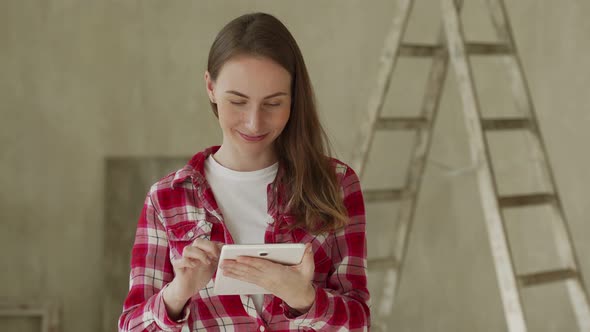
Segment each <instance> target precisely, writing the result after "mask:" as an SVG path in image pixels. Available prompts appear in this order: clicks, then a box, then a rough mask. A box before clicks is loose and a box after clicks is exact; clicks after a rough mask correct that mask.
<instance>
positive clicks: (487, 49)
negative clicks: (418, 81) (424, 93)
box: [399, 43, 512, 57]
mask: <svg viewBox="0 0 590 332" xmlns="http://www.w3.org/2000/svg"><path fill="white" fill-rule="evenodd" d="M465 50H466V52H467V53H468V54H472V55H508V54H512V51H511V49H510V47H509V46H508V45H506V44H498V43H467V44H465ZM444 51H445V48H444V47H443V46H441V45H435V44H416V43H403V44H401V45H400V47H399V55H400V56H408V57H431V56H434V55H436V54H437V52H444Z"/></svg>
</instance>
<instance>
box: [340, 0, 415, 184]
mask: <svg viewBox="0 0 590 332" xmlns="http://www.w3.org/2000/svg"><path fill="white" fill-rule="evenodd" d="M397 3H398V13H400V14H398V15H394V18H393V21H392V23H391V28H390V30H389V32H388V35H387V37H386V39H385V44H384V46H383V51H382V54H381V57H380V59H379V62H380V65H379V69H378V72H377V87H376V89H375V90H373V93H372V94H371V96H370V98H369V103H368V112H367V113H366V114H367V117H366V118H365V120H364V121H363V122H362V124H361V129H360V132H359V137H358V138H359V139H358V141H359V142H360V144H359V146H358V148H357V149H356V151H355V152H354V154H353V157H352V167H353V169H355V170H356V172H357V173H358V174H359V177H362V175H363V173H364V170H365V166H366V163H367V160H368V152H369V150H370V149H371V145H372V144H373V138H374V136H375V123H376V122H377V119H378V118H379V116H380V114H381V110H382V109H383V104H384V101H385V95H386V92H387V90H388V89H389V85H390V83H391V76H392V75H393V70H394V68H395V64H396V62H397V58H398V57H397V54H398V52H399V49H400V45H401V39H402V36H403V35H404V33H405V31H406V27H407V24H408V17H409V14H410V12H411V10H412V6H413V4H414V1H413V0H398V1H397Z"/></svg>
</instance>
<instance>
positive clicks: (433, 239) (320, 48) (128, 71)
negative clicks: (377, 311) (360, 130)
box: [0, 0, 590, 332]
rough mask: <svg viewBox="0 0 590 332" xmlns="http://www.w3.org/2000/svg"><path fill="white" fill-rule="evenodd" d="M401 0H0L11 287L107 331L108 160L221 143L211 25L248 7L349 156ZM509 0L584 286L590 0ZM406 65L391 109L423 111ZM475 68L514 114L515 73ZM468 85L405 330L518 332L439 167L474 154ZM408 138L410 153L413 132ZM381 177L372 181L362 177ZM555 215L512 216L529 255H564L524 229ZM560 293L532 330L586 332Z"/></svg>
mask: <svg viewBox="0 0 590 332" xmlns="http://www.w3.org/2000/svg"><path fill="white" fill-rule="evenodd" d="M390 2H391V1H381V0H380V1H371V2H364V1H363V2H361V1H354V0H344V1H322V2H317V1H311V0H306V1H297V2H295V1H292V2H287V1H282V2H278V1H235V0H234V1H228V0H225V1H215V2H214V1H188V0H185V1H179V0H176V1H156V0H142V1H139V0H135V1H132V0H129V1H113V0H110V1H92V2H91V1H81V0H78V1H74V0H54V1H42V0H25V1H21V0H6V1H0V100H1V101H2V102H1V103H0V110H1V119H2V120H1V121H0V137H1V139H0V151H1V153H0V159H1V163H0V183H1V186H2V191H1V192H2V193H1V195H2V197H1V198H0V220H1V225H2V226H0V227H1V228H0V229H1V232H0V243H1V244H2V245H1V249H2V253H1V254H0V257H1V262H0V264H1V265H2V266H3V267H4V268H3V272H2V273H0V295H2V296H9V297H16V296H21V297H24V298H27V299H28V298H35V297H52V298H57V299H58V300H59V301H61V302H62V303H63V318H64V321H63V331H65V332H73V331H98V330H99V329H100V324H101V306H102V304H101V300H100V299H101V294H102V287H103V285H102V284H101V280H102V276H103V274H102V268H101V262H102V253H103V248H102V236H103V214H104V212H103V207H104V202H103V201H104V197H103V196H104V195H103V188H104V160H105V158H106V157H107V156H183V155H190V154H192V153H194V152H196V151H198V150H200V149H201V148H203V147H204V146H207V145H211V144H215V143H219V142H220V141H219V139H220V135H219V133H218V130H217V127H216V124H215V121H214V118H213V116H212V115H211V114H210V111H209V109H208V104H207V99H206V97H205V93H204V89H203V83H202V75H203V70H204V67H205V61H206V56H207V52H208V48H209V46H210V44H211V42H212V40H213V38H214V36H215V33H216V32H217V31H218V30H219V29H220V28H221V26H222V25H223V24H224V23H225V22H226V21H228V20H229V19H230V18H233V17H235V16H237V15H239V14H242V13H245V12H249V11H254V10H262V11H267V12H270V13H273V14H276V15H277V16H278V17H279V18H281V19H282V20H283V21H284V22H285V23H286V25H287V26H288V27H289V28H290V29H291V31H292V32H293V34H294V35H295V37H296V39H297V40H298V41H299V43H300V46H301V48H302V50H303V53H304V55H305V57H306V61H307V64H308V67H309V70H310V73H311V77H312V80H313V82H314V84H315V87H316V92H317V95H318V99H319V104H320V108H321V111H322V118H323V120H324V123H325V125H326V127H327V130H328V132H329V134H330V136H331V137H332V139H333V143H334V146H335V149H336V152H337V154H338V156H339V157H340V158H341V159H343V160H344V161H350V156H351V152H352V147H353V146H354V135H351V134H350V133H354V132H356V130H357V123H358V122H359V120H360V119H361V118H362V113H363V111H364V109H365V107H366V103H367V98H368V93H369V90H370V89H371V88H372V87H373V85H374V82H375V74H376V70H377V57H378V52H379V51H380V48H381V46H382V42H383V38H384V36H385V32H386V30H387V28H388V26H389V21H390V18H391V16H392V15H393V10H394V9H395V6H394V5H393V4H391V3H390ZM507 2H508V4H507V5H508V8H509V10H510V14H511V18H512V20H513V27H514V30H515V34H516V40H517V43H518V46H519V49H520V51H521V55H522V59H523V62H524V68H525V70H526V73H527V75H528V78H529V81H530V85H531V90H532V94H533V97H534V100H535V105H536V106H537V111H538V115H539V120H540V124H541V129H542V130H543V133H544V134H545V139H546V143H547V146H548V150H549V153H550V156H551V160H552V162H553V166H554V170H555V176H556V180H557V183H558V186H559V189H560V193H561V195H562V199H563V202H564V205H565V208H566V212H567V215H568V217H569V222H570V226H571V229H572V231H573V237H574V240H575V246H576V248H577V250H578V253H580V261H581V263H582V268H583V272H584V273H585V275H586V279H587V280H588V278H590V264H589V263H588V255H587V253H588V252H590V244H589V243H588V241H586V239H587V238H588V236H589V235H590V224H589V223H588V216H589V215H590V205H589V204H587V197H589V195H590V189H589V187H590V175H588V172H587V170H588V169H590V157H589V155H588V154H587V153H584V152H583V151H586V150H587V143H586V142H588V141H590V133H589V131H588V130H587V128H588V127H589V126H590V113H589V112H588V106H587V105H588V104H590V94H588V86H589V85H590V57H589V56H588V54H589V53H590V39H589V38H588V35H589V33H590V23H589V21H588V20H587V16H588V15H590V3H588V2H587V1H584V0H577V1H573V0H572V1H567V2H559V3H558V2H554V1H538V0H526V1H523V0H520V1H516V0H511V1H507ZM472 3H473V2H471V1H470V2H469V6H468V7H467V8H466V10H468V13H469V14H468V15H466V19H467V24H468V25H469V26H470V27H472V28H473V29H474V30H475V31H476V32H475V33H474V34H469V35H470V36H472V37H473V38H479V37H481V38H484V39H489V38H490V37H491V36H492V34H491V30H490V29H489V28H487V26H486V24H487V23H488V22H487V21H485V20H484V19H482V16H481V15H479V14H477V9H478V8H479V6H477V5H472ZM428 6H430V7H428ZM438 9H439V5H438V2H437V1H434V0H432V1H428V0H421V1H418V5H417V10H418V14H419V13H421V15H422V16H423V17H424V18H427V19H426V20H423V21H421V23H419V24H417V25H415V26H414V27H412V26H411V27H410V28H409V33H410V36H411V37H412V39H413V40H428V39H431V36H434V33H435V31H436V28H437V26H438V23H437V21H436V16H437V12H438ZM430 19H433V20H432V22H430V23H429V21H428V20H430ZM429 28H431V29H430V30H429ZM429 32H432V35H429ZM404 63H406V64H407V65H405V66H403V68H405V69H403V68H402V69H401V70H402V71H403V74H400V75H401V76H399V77H401V81H400V83H395V82H394V87H399V88H400V89H403V90H400V92H399V93H398V94H397V95H395V94H394V96H396V97H395V98H394V100H395V102H394V103H392V105H396V106H395V107H396V108H397V109H402V110H405V109H409V107H410V106H412V105H417V103H416V101H412V100H410V98H409V97H410V96H413V95H415V96H417V97H418V96H419V93H417V92H416V91H418V90H417V89H418V88H420V87H421V84H422V83H421V82H420V81H419V80H418V77H419V76H420V75H419V73H420V70H421V69H420V67H419V66H418V64H417V63H415V62H411V61H408V62H400V64H404ZM478 68H480V69H479V70H481V77H482V78H483V80H485V82H484V83H483V85H482V93H483V94H484V96H486V97H482V100H485V101H487V102H488V103H487V104H486V105H490V106H488V107H489V108H488V109H487V110H486V112H489V113H487V114H493V111H494V110H499V109H501V110H505V109H508V110H510V107H511V104H510V102H509V101H508V99H507V98H506V96H503V95H502V93H506V91H508V90H506V89H505V87H506V84H505V83H504V82H502V81H501V77H502V76H500V75H498V71H497V70H495V69H494V68H495V67H494V66H493V64H489V63H481V66H478ZM476 74H477V73H476ZM486 77H489V79H486ZM454 83H455V81H454V77H453V76H452V75H451V76H450V77H449V80H447V87H448V89H447V90H446V93H445V96H444V97H443V101H442V109H441V112H442V113H441V114H440V116H439V121H438V124H437V126H436V131H435V136H434V143H433V147H432V153H431V159H433V160H434V161H435V162H434V163H431V164H429V167H428V169H427V173H426V177H425V180H424V186H423V191H422V196H421V200H420V203H419V207H418V209H419V210H418V213H417V218H416V220H415V225H414V232H413V233H412V235H411V238H410V241H411V242H410V245H409V251H408V259H409V260H408V262H407V265H406V268H405V271H404V275H403V279H402V283H401V291H400V293H399V297H398V299H397V305H396V308H395V312H394V313H393V314H392V315H391V319H390V322H391V324H392V327H391V330H393V329H394V326H395V330H396V331H501V330H504V329H505V323H504V320H503V314H502V307H501V303H500V298H499V294H498V291H497V286H496V281H495V276H494V270H493V266H492V261H491V257H490V251H489V249H488V248H489V246H488V244H487V234H486V232H485V227H484V223H483V219H482V215H481V209H480V208H479V201H478V197H477V195H476V191H477V186H476V183H475V181H474V176H473V173H472V172H469V171H465V172H462V173H458V174H456V173H453V172H452V171H449V170H448V169H446V168H445V167H443V166H440V165H441V164H444V165H449V166H451V167H453V168H462V167H466V166H468V165H469V155H468V146H467V144H466V142H465V139H466V133H465V130H464V129H463V128H464V126H463V122H462V121H463V119H462V115H461V110H460V103H459V101H458V95H457V91H456V89H455V88H454ZM505 90H506V91H505ZM394 138H395V139H396V140H395V141H396V142H397V143H398V144H395V145H396V146H398V145H399V147H400V148H401V147H402V143H403V142H404V140H405V138H403V137H402V138H399V139H397V138H396V137H394ZM383 139H385V138H383ZM378 144H379V143H378ZM390 145H391V144H390ZM497 146H498V151H499V152H498V153H499V155H500V157H501V162H500V165H499V171H498V172H499V173H500V174H501V175H504V178H505V179H506V180H503V182H502V186H505V188H512V189H515V188H516V190H518V188H523V186H524V187H528V188H531V187H534V186H538V185H539V184H540V182H539V180H538V179H535V178H533V177H531V176H529V175H528V173H529V172H528V169H527V168H525V167H520V166H518V165H516V163H515V161H514V160H508V157H509V156H515V157H518V156H520V155H521V154H522V152H523V151H525V150H526V146H520V145H518V144H514V143H512V142H509V143H508V142H506V141H504V142H502V141H501V140H500V141H499V143H498V145H497ZM384 156H385V160H387V161H388V162H390V163H391V165H393V166H392V168H393V169H399V167H401V166H402V165H403V161H400V160H402V157H403V154H399V155H398V154H397V153H395V152H390V154H384ZM398 156H399V157H398ZM437 165H439V166H437ZM397 173H398V175H392V177H391V178H388V180H391V181H393V182H395V181H399V178H400V177H399V174H403V172H397ZM376 183H377V181H376V178H375V177H374V176H371V175H370V174H367V178H366V180H365V182H364V186H365V187H369V186H372V185H376ZM136 208H137V213H138V214H139V209H140V206H138V207H136ZM388 213H389V212H388V210H387V209H374V208H372V210H370V211H369V219H368V223H369V248H370V250H371V251H370V253H369V254H370V255H378V254H380V253H381V254H382V253H384V252H385V251H386V249H387V247H388V244H389V241H388V240H387V239H384V238H383V237H381V238H379V237H378V236H377V234H378V232H377V231H378V230H381V229H383V228H385V227H386V226H385V225H386V224H387V220H383V216H384V215H386V214H388ZM545 216H546V214H545V213H544V212H543V211H540V212H538V213H537V214H536V215H534V216H526V217H521V216H516V217H515V218H514V219H519V220H516V221H517V222H514V223H511V225H514V227H515V232H514V234H515V236H514V239H515V241H518V242H519V243H521V242H522V243H527V244H530V245H531V247H529V248H533V249H522V250H521V252H520V253H518V255H517V257H518V259H519V260H520V261H521V262H523V264H524V265H526V266H527V267H526V268H527V269H533V268H535V266H536V265H538V264H540V265H547V264H549V263H551V262H552V261H551V257H554V255H552V254H551V253H550V252H549V251H550V250H551V249H552V248H551V242H550V239H548V238H547V237H545V236H536V235H535V233H533V232H532V231H531V228H530V227H529V228H526V230H525V229H524V228H523V227H522V226H523V225H528V226H531V227H533V226H534V227H535V229H540V230H541V231H542V230H543V229H544V228H543V227H541V226H542V224H543V223H542V222H540V221H542V219H543V218H544V217H545ZM545 219H546V218H545ZM521 221H522V222H521ZM544 222H546V220H545V221H544ZM130 223H135V220H130ZM545 235H546V234H545ZM130 245H131V244H130ZM516 247H517V248H520V247H522V246H520V245H518V246H516ZM546 252H547V253H546ZM546 257H549V258H546ZM586 284H587V285H588V282H587V283H586ZM107 287H108V286H107ZM371 287H372V290H373V292H374V295H375V298H376V299H378V294H379V293H380V288H379V287H380V276H379V275H378V274H375V273H372V274H371ZM562 293H563V289H561V287H553V286H550V287H546V288H545V289H541V292H540V293H534V292H530V293H529V292H527V293H526V297H525V300H526V301H527V302H526V303H529V304H531V303H532V304H533V306H532V308H533V310H532V312H531V330H534V331H565V330H573V329H574V325H573V323H571V322H568V320H571V312H570V311H569V310H568V309H565V308H567V307H566V306H565V302H563V294H562ZM544 302H547V303H548V304H549V305H548V306H543V305H541V304H543V303H544ZM12 323H14V322H12ZM12 323H11V324H12ZM0 324H1V323H0ZM14 324H16V323H14ZM114 324H115V323H114V322H113V326H114ZM0 326H1V325H0Z"/></svg>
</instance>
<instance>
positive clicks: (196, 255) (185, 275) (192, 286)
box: [164, 239, 223, 318]
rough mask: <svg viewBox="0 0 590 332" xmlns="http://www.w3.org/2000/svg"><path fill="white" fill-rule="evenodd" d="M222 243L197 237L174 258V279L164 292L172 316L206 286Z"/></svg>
mask: <svg viewBox="0 0 590 332" xmlns="http://www.w3.org/2000/svg"><path fill="white" fill-rule="evenodd" d="M221 246H223V244H222V243H219V242H211V241H209V240H205V239H195V241H193V243H192V244H191V245H188V246H186V247H185V248H184V249H183V251H182V257H180V258H177V259H172V260H171V263H172V267H173V269H174V279H173V280H172V282H171V283H170V285H169V286H168V288H167V289H166V290H165V292H164V303H165V304H166V309H167V310H168V314H169V315H170V316H171V317H175V318H178V317H177V316H178V315H179V314H180V312H181V311H182V308H183V307H184V305H185V304H186V301H188V299H190V298H191V297H192V296H193V295H194V294H195V293H197V292H199V291H200V290H201V289H202V288H203V287H205V286H206V285H207V284H208V283H209V281H210V280H211V277H213V274H214V273H215V270H216V269H217V262H218V260H219V253H220V251H221Z"/></svg>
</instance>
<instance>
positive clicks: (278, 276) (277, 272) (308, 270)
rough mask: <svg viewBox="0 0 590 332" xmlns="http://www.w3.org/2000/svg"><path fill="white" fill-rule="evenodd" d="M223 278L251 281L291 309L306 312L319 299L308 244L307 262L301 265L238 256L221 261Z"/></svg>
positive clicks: (306, 249)
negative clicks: (316, 296)
mask: <svg viewBox="0 0 590 332" xmlns="http://www.w3.org/2000/svg"><path fill="white" fill-rule="evenodd" d="M221 268H222V270H223V275H225V276H227V277H231V278H234V279H238V280H242V281H247V282H250V283H253V284H256V285H258V286H261V287H263V288H265V289H266V290H268V291H270V292H271V293H273V294H274V295H275V296H277V297H279V298H280V299H282V300H283V301H285V303H287V305H288V306H289V307H291V308H292V309H295V310H297V311H300V312H306V311H307V310H308V309H309V308H310V307H311V306H312V304H313V302H314V300H315V288H314V287H313V283H312V280H313V272H314V269H315V264H314V261H313V251H312V248H311V245H310V244H309V243H308V244H307V245H306V246H305V254H304V255H303V260H302V261H301V263H300V264H298V265H292V266H286V265H282V264H277V263H273V262H271V261H269V260H266V259H262V258H255V257H238V258H237V259H236V260H229V259H226V260H224V261H223V262H221Z"/></svg>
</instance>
